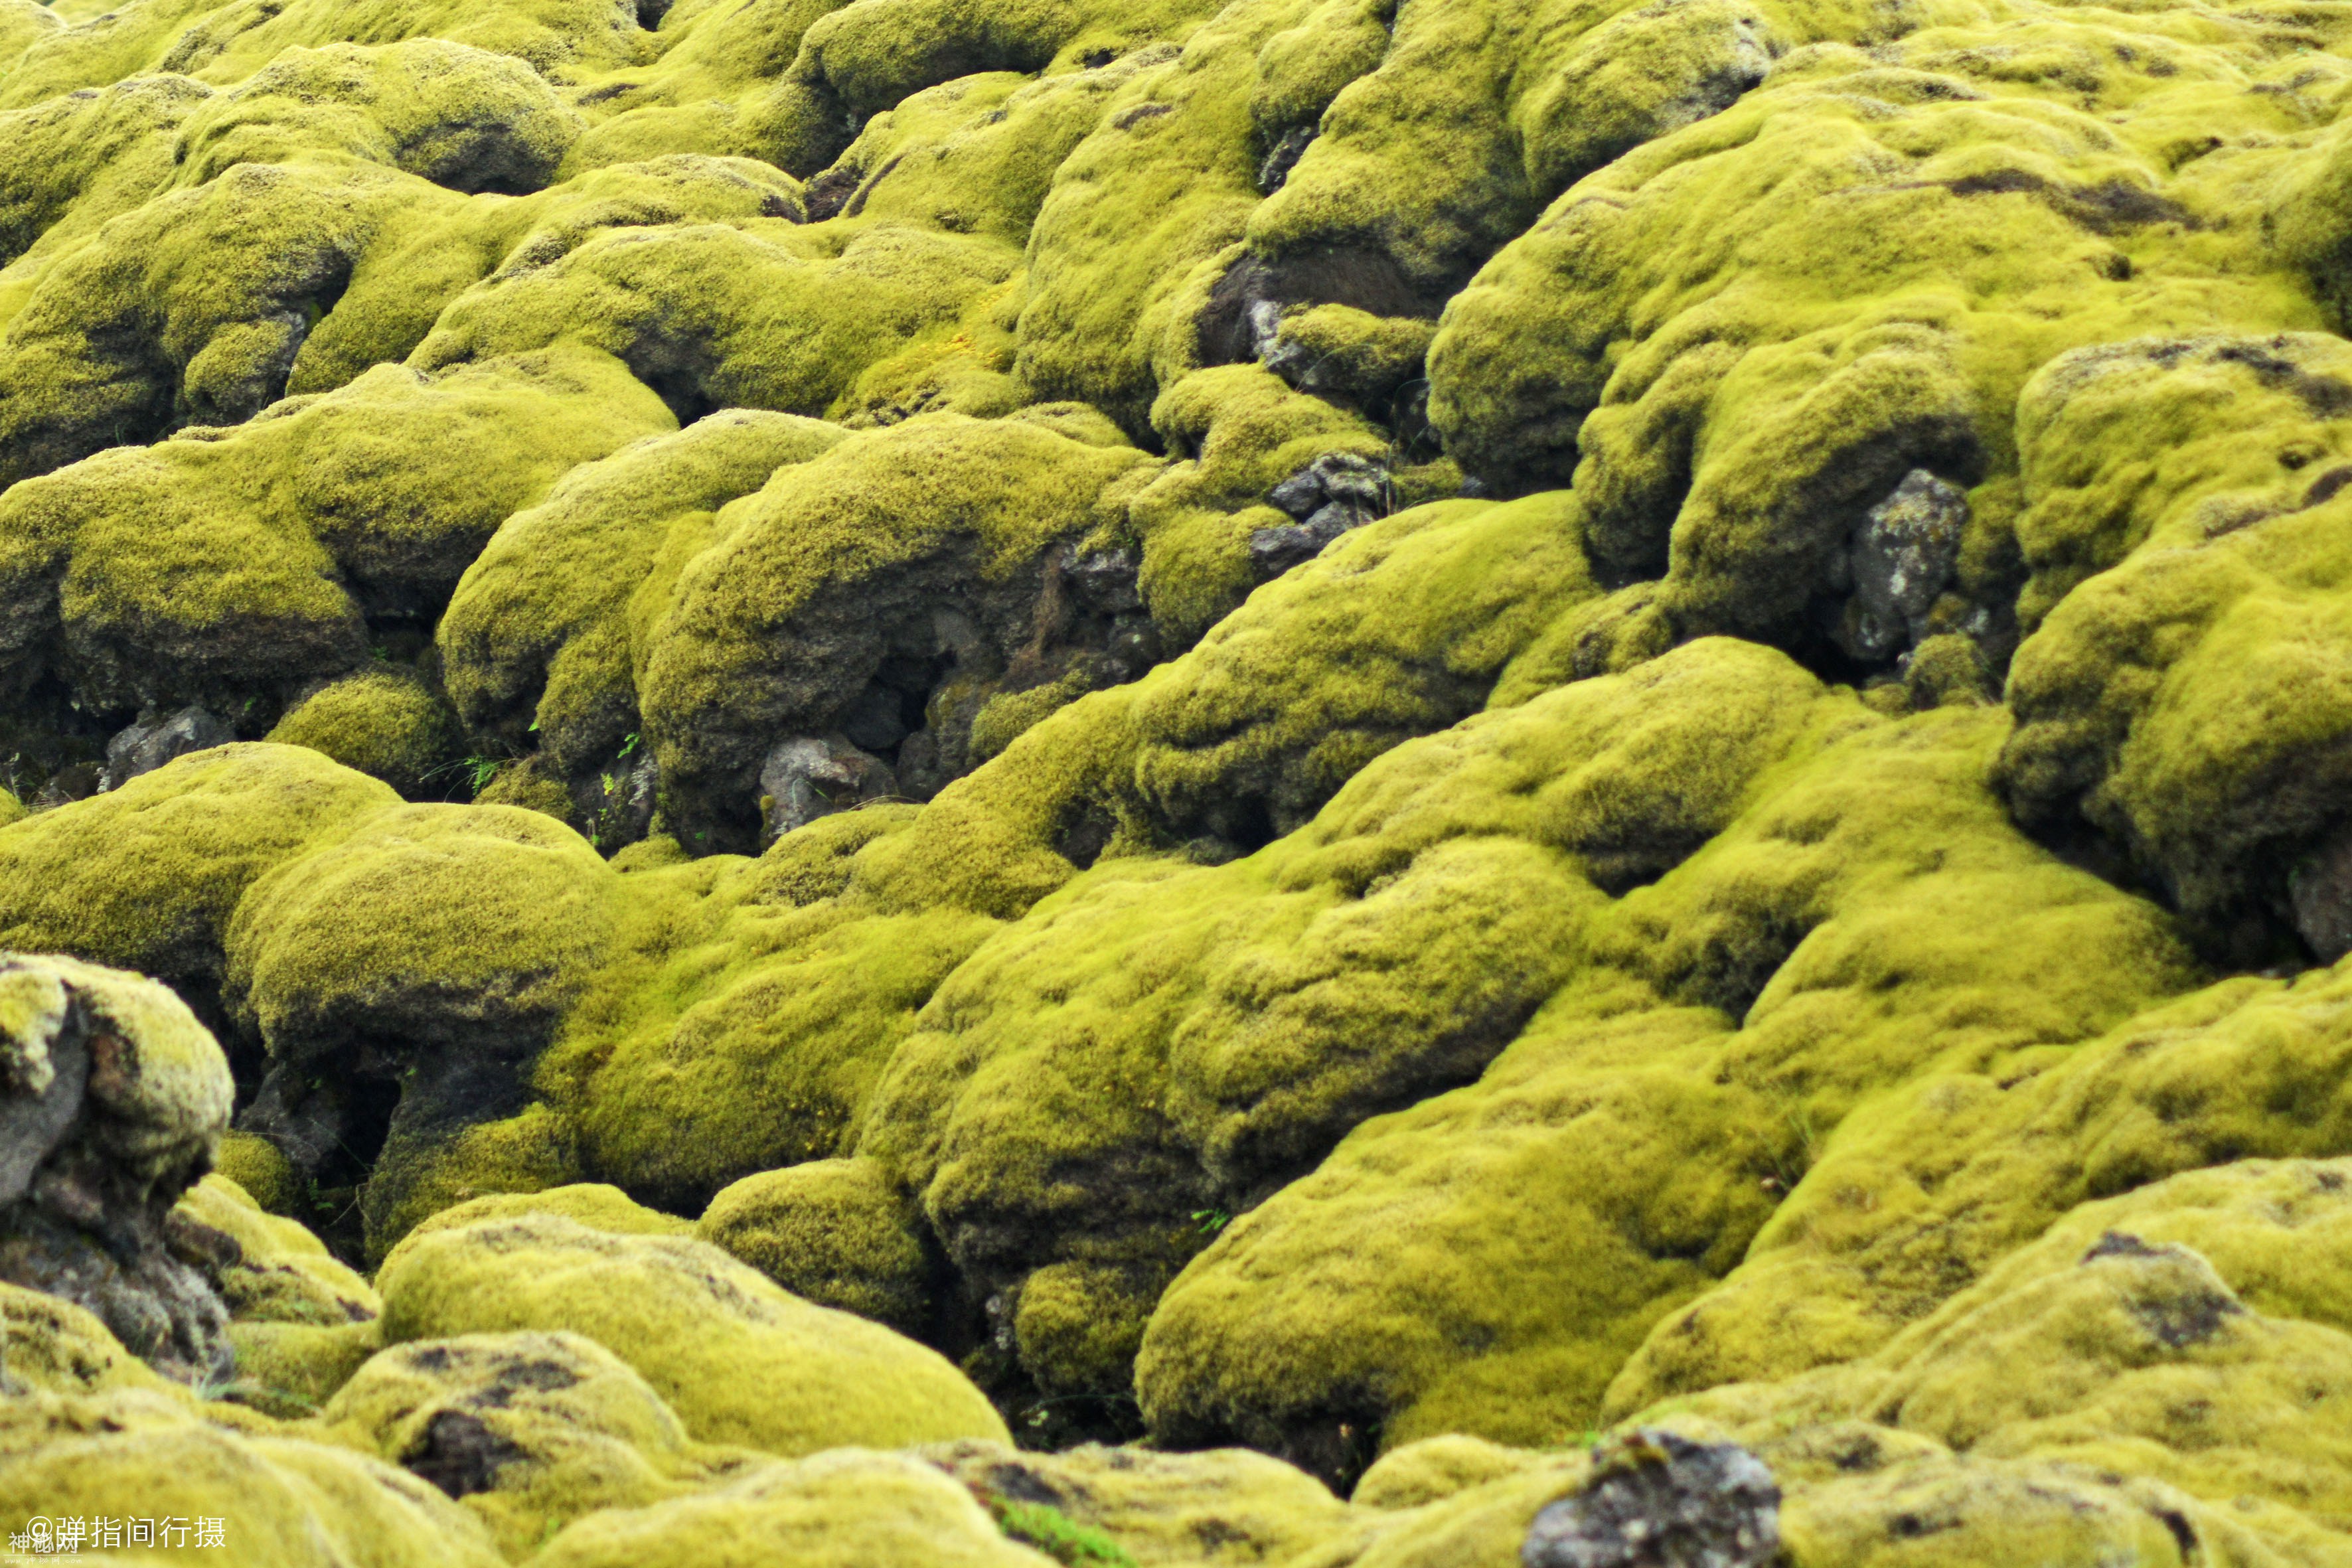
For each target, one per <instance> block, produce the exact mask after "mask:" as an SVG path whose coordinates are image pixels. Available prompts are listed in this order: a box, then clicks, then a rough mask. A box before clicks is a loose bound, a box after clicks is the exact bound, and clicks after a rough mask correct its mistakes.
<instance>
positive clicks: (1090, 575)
mask: <svg viewBox="0 0 2352 1568" xmlns="http://www.w3.org/2000/svg"><path fill="white" fill-rule="evenodd" d="M1141 566H1142V563H1141V562H1140V561H1139V559H1138V558H1137V555H1136V552H1134V551H1132V550H1092V551H1088V552H1086V553H1084V554H1076V553H1073V554H1072V555H1071V556H1070V557H1069V559H1068V561H1067V562H1066V563H1065V564H1064V566H1063V568H1062V577H1063V580H1064V581H1065V582H1066V583H1067V584H1069V585H1070V591H1071V592H1072V593H1074V594H1075V595H1077V599H1078V603H1079V604H1081V605H1084V606H1085V607H1086V608H1087V609H1088V610H1090V611H1092V612H1093V613H1095V614H1097V615H1101V616H1123V615H1129V614H1132V613H1133V612H1135V611H1137V610H1139V609H1141V608H1143V595H1142V592H1141V590H1140V589H1139V586H1138V583H1139V578H1140V575H1141Z"/></svg>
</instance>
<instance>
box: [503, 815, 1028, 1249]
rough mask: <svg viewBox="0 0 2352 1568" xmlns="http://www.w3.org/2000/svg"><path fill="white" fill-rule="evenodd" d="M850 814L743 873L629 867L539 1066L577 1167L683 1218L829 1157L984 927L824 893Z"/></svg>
mask: <svg viewBox="0 0 2352 1568" xmlns="http://www.w3.org/2000/svg"><path fill="white" fill-rule="evenodd" d="M904 826H905V814H903V813H901V814H896V815H895V817H894V814H891V813H888V812H887V811H884V810H877V809H868V810H865V811H858V812H852V813H845V814H843V815H842V816H836V817H827V818H823V819H820V820H819V821H818V822H816V823H814V824H812V825H810V826H808V827H805V828H803V829H801V830H800V831H799V832H797V833H794V834H790V835H787V836H786V837H784V838H782V839H780V840H779V841H778V842H777V844H776V846H775V847H773V848H772V850H770V851H769V853H768V854H767V855H766V856H764V857H762V858H761V859H760V860H759V861H756V862H744V861H740V860H731V859H718V858H713V859H709V860H704V861H699V862H696V863H693V864H690V865H682V866H677V867H675V868H667V869H650V870H644V871H639V872H636V873H634V874H632V875H631V876H630V878H629V879H628V883H629V888H628V905H627V912H626V914H625V920H626V922H627V923H626V925H625V930H624V936H623V942H622V946H621V947H620V949H619V950H618V953H617V962H615V963H613V964H612V965H611V967H610V968H608V969H607V970H606V971H605V972H604V984H600V985H599V986H598V987H597V988H596V990H595V991H594V992H593V994H591V995H590V996H588V997H587V998H586V999H585V1000H584V1002H583V1005H582V1006H581V1008H580V1009H579V1010H578V1012H577V1013H576V1014H575V1015H574V1016H572V1021H571V1023H570V1025H569V1026H568V1027H567V1029H566V1030H565V1032H564V1034H563V1036H562V1037H561V1038H559V1039H558V1040H557V1041H556V1043H555V1045H554V1047H552V1048H551V1051H550V1052H549V1054H548V1057H547V1058H546V1060H545V1061H544V1063H543V1064H542V1065H541V1068H540V1070H539V1074H538V1079H539V1082H540V1084H541V1086H542V1088H543V1089H544V1090H545V1091H546V1093H547V1094H548V1095H549V1097H550V1099H551V1101H552V1102H553V1103H555V1104H556V1105H558V1106H560V1107H562V1108H564V1109H565V1110H566V1111H567V1112H568V1113H569V1114H570V1115H572V1117H574V1118H576V1125H577V1127H578V1129H579V1136H580V1139H581V1143H582V1147H583V1152H584V1154H585V1157H586V1160H587V1163H588V1164H589V1166H590V1168H591V1169H593V1170H594V1171H596V1172H598V1173H603V1174H606V1175H608V1176H610V1177H611V1178H612V1179H614V1180H616V1181H620V1182H622V1183H624V1184H626V1185H627V1186H628V1187H629V1189H630V1190H631V1191H633V1192H635V1193H636V1194H640V1195H642V1196H645V1197H648V1198H651V1199H654V1200H656V1201H659V1202H663V1203H665V1204H667V1205H670V1206H672V1207H675V1208H677V1209H678V1210H680V1211H682V1212H685V1213H689V1214H690V1213H695V1212H698V1211H699V1210H700V1209H702V1208H703V1207H704V1205H706V1204H708V1203H709V1200H710V1199H711V1197H712V1195H713V1194H716V1193H717V1192H719V1189H721V1188H723V1187H726V1186H727V1185H729V1184H731V1183H734V1182H737V1181H740V1180H741V1179H742V1178H744V1177H747V1176H750V1175H751V1174H753V1173H756V1172H761V1171H767V1170H772V1169H775V1168H777V1167H779V1166H788V1165H794V1164H798V1163H802V1162H803V1161H810V1160H823V1159H825V1158H827V1157H829V1156H834V1155H837V1154H842V1153H845V1152H847V1149H846V1143H847V1139H848V1133H849V1130H850V1129H851V1128H852V1127H853V1126H854V1125H855V1124H856V1119H857V1117H858V1116H859V1115H860V1114H861V1113H862V1111H863V1110H864V1109H865V1107H866V1103H867V1101H868V1100H869V1099H870V1098H871V1095H872V1092H873V1089H874V1085H875V1083H876V1080H877V1078H878V1077H879V1075H880V1073H881V1071H882V1068H883V1065H884V1063H885V1062H886V1061H887V1059H888V1058H889V1056H890V1053H891V1052H892V1050H893V1049H894V1048H895V1047H897V1045H898V1042H899V1041H900V1040H901V1039H903V1038H904V1037H905V1036H906V1034H907V1032H908V1029H909V1027H910V1026H912V1022H913V1016H914V1013H915V1010H916V1009H917V1008H918V1007H919V1006H921V1005H923V1003H924V1002H925V1001H927V1000H928V999H929V996H930V995H931V994H932V992H933V991H934V990H936V989H937V987H938V985H939V984H940V980H941V979H943V978H944V977H945V976H946V975H947V974H948V973H949V972H950V971H951V970H953V969H954V968H955V966H956V965H957V964H958V963H961V962H962V961H963V959H964V958H965V956H966V955H968V954H969V953H970V952H971V950H972V948H973V947H974V946H976V945H977V944H978V943H979V942H981V940H982V938H983V937H984V936H985V935H986V934H987V932H988V931H989V930H990V929H992V923H993V922H992V921H988V920H987V919H985V918H983V917H981V916H978V915H973V914H969V913H964V912H961V911H955V910H942V911H940V912H938V913H936V914H932V915H928V916H922V915H912V914H906V913H897V912H891V911H887V910H880V909H877V908H876V907H875V906H874V904H873V902H872V901H871V900H867V899H864V898H850V897H844V896H841V895H842V894H843V892H844V889H845V885H846V883H847V881H848V877H849V869H848V866H847V864H846V862H847V858H848V857H850V856H851V855H854V854H855V853H856V851H857V850H858V849H859V848H860V847H863V846H865V845H866V844H868V843H870V842H871V841H872V840H873V839H874V838H875V837H877V834H887V832H890V831H893V830H897V829H903V827H904Z"/></svg>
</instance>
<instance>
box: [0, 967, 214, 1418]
mask: <svg viewBox="0 0 2352 1568" xmlns="http://www.w3.org/2000/svg"><path fill="white" fill-rule="evenodd" d="M0 1081H4V1082H5V1088H6V1095H5V1099H0V1150H5V1154H4V1155H0V1277H5V1279H6V1280H7V1281H8V1282H10V1283H12V1284H16V1285H23V1286H29V1287H31V1288H33V1289H38V1290H45V1291H47V1292H49V1293H50V1294H52V1295H55V1296H59V1297H63V1298H64V1299H65V1300H68V1301H71V1302H74V1303H76V1304H77V1305H79V1306H83V1307H86V1308H88V1309H89V1310H90V1311H91V1312H93V1313H95V1314H96V1315H97V1318H98V1319H99V1320H100V1321H103V1322H104V1323H105V1325H106V1327H107V1328H108V1329H109V1330H110V1331H112V1334H113V1336H114V1337H115V1338H117V1339H119V1340H121V1341H122V1342H124V1343H126V1344H128V1345H129V1346H130V1347H131V1349H132V1350H133V1351H135V1352H138V1353H139V1354H140V1355H141V1356H142V1357H143V1358H145V1359H146V1360H148V1361H150V1362H152V1363H154V1364H155V1365H156V1366H157V1367H159V1368H160V1369H162V1370H163V1371H165V1372H167V1373H171V1374H172V1375H173V1376H175V1377H178V1378H179V1379H181V1380H182V1381H188V1382H192V1381H194V1380H196V1379H198V1378H203V1377H210V1376H213V1375H215V1374H217V1373H222V1372H224V1371H226V1368H227V1365H228V1363H229V1360H230V1355H229V1351H228V1347H227V1345H226V1342H224V1340H223V1337H222V1329H223V1326H224V1321H225V1319H226V1313H225V1311H224V1310H223V1309H222V1305H221V1301H220V1299H219V1298H218V1297H217V1296H215V1294H214V1293H213V1290H212V1288H211V1287H210V1285H209V1284H208V1283H207V1281H206V1280H205V1278H204V1277H203V1275H201V1274H200V1273H198V1272H197V1271H196V1270H195V1269H194V1268H191V1267H190V1265H189V1261H188V1254H189V1253H190V1252H191V1251H192V1250H194V1249H195V1248H196V1247H199V1246H200V1245H201V1227H194V1226H187V1225H185V1224H184V1221H183V1216H182V1215H180V1214H179V1213H178V1212H176V1211H175V1210H174V1208H173V1200H175V1199H177V1198H178V1197H179V1195H180V1194H181V1193H182V1192H183V1191H184V1190H185V1189H186V1187H187V1186H188V1185H189V1184H190V1183H192V1182H193V1181H194V1180H195V1179H196V1178H197V1177H198V1176H200V1175H201V1174H203V1173H204V1172H205V1168H206V1167H207V1166H209V1165H210V1164H211V1163H212V1152H213V1148H214V1145H215V1144H216V1143H217V1142H219V1140H220V1136H221V1133H222V1132H223V1131H225V1130H226V1128H227V1125H228V1114H229V1104H230V1093H231V1083H230V1079H229V1071H228V1061H227V1058H226V1057H224V1056H223V1055H222V1054H221V1048H220V1047H219V1045H218V1044H217V1043H216V1042H215V1040H214V1039H213V1037H212V1035H211V1034H210V1033H209V1032H208V1031H207V1030H206V1029H205V1026H203V1025H201V1024H199V1023H198V1022H196V1020H195V1017H194V1015H192V1014H191V1013H190V1012H189V1011H188V1009H187V1007H186V1005H184V1004H183V1003H182V1002H181V1001H180V999H179V998H178V997H177V996H175V995H173V994H172V993H171V992H170V991H169V990H167V989H165V988H164V987H163V986H161V985H158V984H155V983H154V982H152V981H151V980H147V979H144V978H142V977H141V976H139V975H135V974H129V973H123V972H122V971H121V970H113V969H102V968H100V967H99V966H98V965H96V964H89V963H78V962H76V961H75V960H72V959H69V958H42V957H29V956H26V955H23V954H18V953H6V954H0ZM192 1232H193V1233H194V1234H192ZM52 1359H54V1358H52Z"/></svg>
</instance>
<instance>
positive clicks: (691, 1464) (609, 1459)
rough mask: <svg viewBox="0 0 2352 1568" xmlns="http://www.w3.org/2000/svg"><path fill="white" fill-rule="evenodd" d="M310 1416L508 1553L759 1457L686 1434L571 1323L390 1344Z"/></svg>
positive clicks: (641, 1384) (704, 1482) (682, 1490)
mask: <svg viewBox="0 0 2352 1568" xmlns="http://www.w3.org/2000/svg"><path fill="white" fill-rule="evenodd" d="M319 1422H320V1426H322V1427H323V1428H325V1430H326V1432H327V1433H328V1434H330V1435H331V1436H335V1437H336V1438H338V1439H339V1440H341V1441H344V1442H347V1443H350V1444H352V1446H353V1447H357V1448H359V1449H360V1450H361V1451H362V1452H365V1453H373V1454H375V1455H377V1456H379V1457H380V1458H383V1459H384V1460H385V1461H386V1462H388V1463H392V1464H400V1465H404V1466H406V1467H407V1468H410V1469H412V1470H415V1471H417V1472H419V1473H421V1474H424V1475H425V1476H426V1477H427V1478H428V1479H433V1480H434V1481H435V1482H436V1484H439V1485H441V1486H443V1487H444V1488H445V1489H448V1490H450V1491H451V1492H452V1494H453V1495H457V1496H459V1497H460V1498H461V1499H462V1500H463V1501H464V1503H465V1505H466V1506H467V1508H468V1509H470V1510H472V1511H473V1512H474V1513H476V1514H477V1515H478V1516H479V1517H480V1518H481V1520H482V1521H483V1523H485V1524H486V1525H488V1527H489V1530H490V1532H491V1533H492V1535H493V1536H495V1537H496V1539H497V1541H498V1543H499V1548H500V1550H502V1551H503V1552H506V1553H507V1554H508V1555H509V1557H513V1558H520V1557H523V1556H526V1555H528V1554H529V1553H530V1552H531V1551H533V1550H534V1549H535V1548H537V1547H539V1546H540V1545H541V1544H542V1543H543V1542H547V1541H548V1540H549V1539H550V1538H551V1537H552V1536H553V1535H554V1534H555V1533H556V1531H559V1530H561V1529H562V1527H563V1526H564V1525H566V1524H568V1523H570V1522H571V1521H572V1520H573V1519H576V1518H578V1517H579V1516H580V1515H582V1514H585V1513H591V1512H593V1511H596V1510H603V1509H629V1508H637V1507H643V1506H645V1505H646V1504H649V1503H655V1502H658V1501H661V1500H664V1499H666V1498H671V1497H678V1496H683V1495H686V1494H688V1493H690V1492H693V1491H697V1490H699V1489H703V1488H705V1487H708V1486H709V1485H711V1484H713V1483H714V1482H716V1481H719V1480H722V1479H727V1478H728V1477H729V1476H730V1474H732V1473H734V1472H738V1471H741V1470H743V1469H746V1468H751V1467H753V1466H756V1465H758V1464H759V1463H760V1461H759V1459H758V1458H756V1457H755V1456H753V1455H752V1454H751V1453H749V1452H748V1451H745V1450H740V1449H724V1448H714V1447H709V1446H708V1445H704V1444H699V1443H695V1442H693V1441H691V1440H690V1439H688V1436H687V1435H686V1430H685V1428H684V1427H682V1426H679V1424H678V1419H677V1415H674V1414H672V1413H671V1411H670V1408H669V1406H668V1405H665V1404H663V1403H662V1400H661V1397H660V1395H658V1394H656V1393H655V1392H654V1391H653V1389H652V1388H651V1387H649V1386H648V1385H647V1384H646V1381H645V1379H643V1378H641V1377H639V1376H638V1375H637V1374H636V1373H635V1372H632V1371H631V1370H629V1367H628V1366H627V1364H626V1363H624V1362H622V1361H621V1360H620V1359H619V1358H618V1357H616V1356H614V1354H613V1353H612V1352H610V1351H607V1350H604V1348H602V1347H601V1346H599V1345H597V1344H595V1343H594V1342H592V1341H589V1340H584V1339H583V1338H581V1337H580V1336H579V1335H577V1334H570V1333H510V1334H467V1335H461V1336H459V1337H457V1338H455V1339H442V1340H425V1341H420V1342H415V1343H410V1344H403V1345H398V1346H395V1347H394V1348H393V1349H391V1350H388V1351H386V1352H384V1353H383V1354H382V1355H379V1356H376V1357H374V1358H373V1360H371V1361H369V1362H368V1363H367V1364H366V1365H365V1366H363V1367H362V1368H361V1369H360V1370H359V1372H358V1373H357V1374H356V1375H354V1376H353V1377H352V1379H351V1381H350V1382H348V1383H346V1384H343V1385H342V1387H341V1389H340V1390H339V1391H338V1392H337V1393H336V1394H335V1396H334V1398H333V1400H332V1401H331V1402H330V1403H329V1404H328V1405H327V1406H326V1407H325V1408H324V1409H323V1410H321V1411H320V1413H319Z"/></svg>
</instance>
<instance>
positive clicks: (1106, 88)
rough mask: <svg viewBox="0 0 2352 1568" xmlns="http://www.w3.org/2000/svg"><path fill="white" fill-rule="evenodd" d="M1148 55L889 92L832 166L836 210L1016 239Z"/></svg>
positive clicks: (1016, 241) (972, 77)
mask: <svg viewBox="0 0 2352 1568" xmlns="http://www.w3.org/2000/svg"><path fill="white" fill-rule="evenodd" d="M849 19H850V18H849V17H848V16H847V15H846V14H843V20H844V21H847V20H849ZM1149 65H1150V57H1149V56H1148V55H1142V56H1139V55H1129V56H1127V57H1126V58H1122V59H1120V60H1118V61H1116V62H1114V63H1112V64H1111V65H1109V66H1108V67H1106V68H1102V69H1099V70H1087V71H1079V72H1073V73H1069V74H1066V75H1054V76H1046V77H1043V78H1038V79H1024V78H1023V77H1021V76H1019V75H1016V74H1014V73H1013V72H1011V71H1001V72H992V73H989V74H985V75H966V76H961V77H959V78H958V79H955V80H953V81H949V82H946V83H944V84H942V85H940V86H938V87H934V88H930V89H927V90H925V91H922V92H918V93H914V94H911V95H908V96H906V97H903V98H900V99H898V100H894V102H893V105H892V106H891V107H888V108H887V109H886V110H884V111H883V112H881V113H877V114H875V115H874V116H873V117H872V118H871V119H870V120H868V121H866V129H865V130H864V131H863V132H860V133H859V135H858V138H857V140H856V141H855V142H851V143H850V144H849V147H848V149H847V150H846V151H845V152H844V153H842V154H841V157H840V159H839V160H838V161H837V162H836V163H835V169H836V170H838V171H840V173H839V174H835V175H833V176H832V177H833V178H835V179H836V180H840V181H842V182H843V183H847V181H848V180H849V179H851V178H854V179H855V180H856V190H855V191H854V192H853V193H851V194H850V195H849V196H848V197H847V198H846V200H845V203H844V204H843V209H842V210H843V212H844V214H845V216H848V217H852V218H855V217H859V216H863V217H866V218H867V219H869V220H872V221H877V222H907V223H919V224H923V225H925V226H929V227H935V228H941V229H947V230H950V231H951V232H955V233H960V234H989V235H994V236H997V237H1001V238H1003V239H1006V240H1009V241H1011V242H1012V243H1013V244H1015V245H1020V244H1024V243H1025V242H1026V241H1027V240H1028V237H1029V227H1030V225H1031V224H1033V223H1034V222H1035V221H1036V217H1037V212H1038V209H1039V208H1040V207H1042V206H1043V205H1045V195H1046V191H1047V188H1048V187H1049V186H1050V185H1051V184H1053V180H1054V173H1055V170H1056V169H1058V168H1059V167H1060V166H1061V165H1062V163H1063V161H1064V160H1065V159H1066V158H1067V157H1068V156H1069V155H1070V152H1071V150H1072V149H1073V148H1075V147H1076V145H1077V144H1078V143H1079V142H1081V141H1083V140H1084V139H1085V138H1086V137H1087V134H1088V133H1089V132H1092V131H1093V130H1094V129H1095V127H1096V126H1097V124H1099V123H1100V122H1101V120H1102V118H1103V115H1104V113H1105V111H1106V110H1107V109H1108V104H1109V101H1110V100H1111V99H1112V98H1113V97H1114V96H1115V95H1116V94H1117V93H1118V90H1119V89H1121V88H1123V87H1125V86H1126V85H1127V84H1128V82H1129V81H1130V80H1132V79H1134V77H1135V76H1136V74H1137V72H1138V71H1139V70H1141V69H1146V68H1149Z"/></svg>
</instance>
